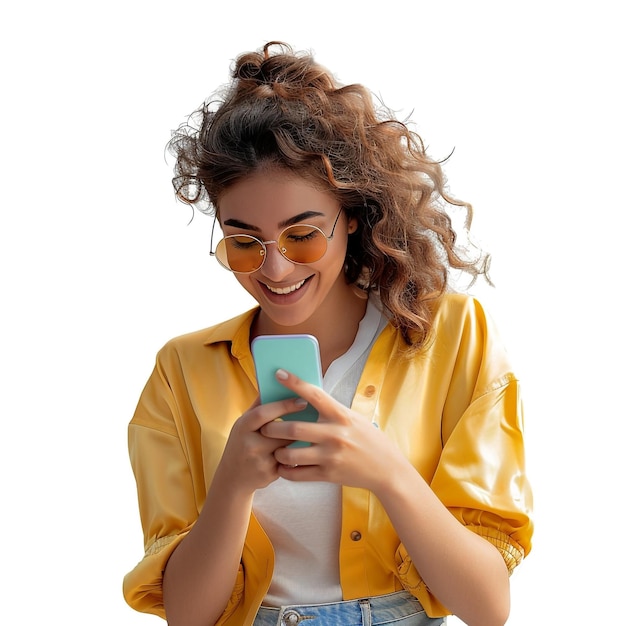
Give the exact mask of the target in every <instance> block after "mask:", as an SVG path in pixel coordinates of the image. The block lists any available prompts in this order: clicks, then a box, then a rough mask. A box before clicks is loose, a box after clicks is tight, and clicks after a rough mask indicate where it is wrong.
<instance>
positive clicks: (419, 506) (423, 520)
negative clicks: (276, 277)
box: [262, 375, 510, 626]
mask: <svg viewBox="0 0 626 626" xmlns="http://www.w3.org/2000/svg"><path fill="white" fill-rule="evenodd" d="M281 382H283V384H284V385H285V386H287V387H289V388H290V389H292V390H293V391H295V392H296V393H297V394H298V395H300V396H301V397H303V398H305V399H306V400H308V401H309V402H311V404H313V405H314V406H315V407H316V408H317V409H318V411H319V412H320V420H319V422H318V423H317V424H304V423H302V422H279V423H269V424H267V425H265V426H264V427H263V428H262V432H263V433H264V434H266V435H267V436H271V437H273V436H275V437H281V438H284V439H304V440H307V441H311V442H313V443H315V444H316V445H313V446H310V447H308V448H282V447H279V448H278V449H277V450H276V453H275V456H276V458H277V460H278V461H279V462H280V463H281V464H282V465H280V466H279V468H278V472H279V474H280V475H281V476H284V477H285V478H288V479H290V480H323V481H329V482H336V483H340V484H343V485H346V486H352V487H360V488H364V489H368V490H370V491H371V492H372V493H373V494H374V495H375V496H376V497H377V498H378V499H379V500H380V502H381V504H382V505H383V507H384V508H385V510H386V512H387V515H388V516H389V518H390V520H391V522H392V524H393V526H394V528H395V530H396V532H397V534H398V536H399V538H400V540H401V542H402V543H403V544H404V546H405V548H406V549H407V552H408V553H409V555H410V556H411V558H412V560H413V563H414V564H415V567H416V568H417V570H418V571H419V574H420V576H421V577H422V579H423V580H424V582H425V583H426V585H427V586H428V588H429V590H430V591H431V592H432V594H433V595H434V596H435V597H436V598H437V599H438V600H439V601H440V602H441V603H442V604H443V605H445V606H446V608H447V609H448V610H450V611H451V612H452V613H454V614H455V615H457V616H458V617H459V618H460V619H462V620H463V621H464V622H465V623H466V624H468V625H469V626H491V625H494V626H501V625H502V624H504V623H505V621H506V619H507V617H508V614H509V605H510V592H509V575H508V570H507V567H506V564H505V562H504V559H503V558H502V556H501V555H500V554H499V552H498V550H497V549H496V548H495V547H494V546H493V545H492V544H490V543H489V542H488V541H487V540H485V539H483V538H482V537H480V536H479V535H477V534H475V533H473V532H472V531H471V530H468V529H467V528H466V527H465V526H464V525H463V524H462V523H461V522H459V521H458V520H457V519H456V518H455V517H454V516H453V515H452V514H451V513H450V512H449V511H448V509H447V508H446V507H445V506H444V505H443V503H442V502H441V501H440V500H439V498H438V497H437V495H436V494H435V493H434V492H433V490H432V489H431V488H430V486H429V485H428V484H427V483H426V482H425V481H424V479H423V478H422V477H421V475H420V474H419V472H418V471H417V470H416V469H415V468H414V467H413V466H412V465H411V464H410V462H409V461H408V460H407V459H406V458H405V456H404V455H403V454H402V453H401V451H400V450H399V449H398V448H397V446H396V445H395V444H394V443H393V442H392V441H391V440H390V439H389V438H388V437H387V436H386V435H385V434H384V433H383V432H381V431H380V430H379V429H377V428H374V427H373V426H372V424H371V423H370V422H369V421H368V420H366V419H365V418H363V417H362V416H360V415H358V414H357V413H355V412H354V411H352V410H350V409H348V408H346V407H344V406H342V405H340V404H339V403H337V402H336V401H335V400H333V399H332V398H331V397H330V396H329V395H327V394H325V393H324V392H323V391H322V390H320V389H317V388H314V387H312V386H310V385H307V384H306V383H304V382H302V381H300V380H298V379H297V378H296V377H295V376H292V375H288V377H287V378H283V379H282V380H281ZM296 464H297V467H289V466H293V465H296Z"/></svg>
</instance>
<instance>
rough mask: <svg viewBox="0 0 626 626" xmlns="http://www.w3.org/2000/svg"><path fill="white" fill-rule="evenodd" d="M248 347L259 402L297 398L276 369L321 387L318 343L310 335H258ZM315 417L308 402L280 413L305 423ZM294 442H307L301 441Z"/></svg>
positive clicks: (313, 409) (286, 417)
mask: <svg viewBox="0 0 626 626" xmlns="http://www.w3.org/2000/svg"><path fill="white" fill-rule="evenodd" d="M251 348H252V357H253V358H254V367H255V369H256V378H257V383H258V385H259V395H260V396H261V403H262V404H266V403H267V402H275V401H276V400H285V399H287V398H295V397H297V395H296V394H295V393H293V391H291V390H289V389H287V387H285V386H284V385H281V384H280V383H279V382H278V381H277V380H276V370H278V369H284V370H287V371H288V372H291V373H292V374H295V375H296V376H297V377H298V378H301V379H302V380H304V381H306V382H308V383H311V384H312V385H317V386H318V387H322V365H321V361H320V349H319V343H318V341H317V338H316V337H314V336H313V335H259V336H258V337H255V338H254V339H253V340H252V345H251ZM317 418H318V413H317V410H316V409H315V407H313V406H311V405H310V404H309V405H308V406H307V407H306V408H305V409H304V410H302V411H298V412H297V413H289V414H287V415H284V416H283V419H285V420H297V421H304V422H315V421H317ZM294 444H297V445H308V444H306V443H304V444H303V443H302V442H294ZM294 444H292V445H294Z"/></svg>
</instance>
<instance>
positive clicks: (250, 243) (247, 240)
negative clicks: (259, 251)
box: [230, 237, 259, 250]
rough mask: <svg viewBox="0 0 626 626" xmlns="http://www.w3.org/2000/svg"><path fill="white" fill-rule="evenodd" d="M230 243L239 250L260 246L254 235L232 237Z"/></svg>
mask: <svg viewBox="0 0 626 626" xmlns="http://www.w3.org/2000/svg"><path fill="white" fill-rule="evenodd" d="M230 245H231V246H232V247H233V248H237V249H238V250H248V249H250V248H255V247H258V245H259V242H258V241H257V240H256V239H252V237H231V238H230Z"/></svg>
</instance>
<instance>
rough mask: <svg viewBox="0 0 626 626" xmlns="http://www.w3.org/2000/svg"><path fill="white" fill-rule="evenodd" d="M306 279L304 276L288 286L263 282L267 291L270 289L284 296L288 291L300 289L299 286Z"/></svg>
mask: <svg viewBox="0 0 626 626" xmlns="http://www.w3.org/2000/svg"><path fill="white" fill-rule="evenodd" d="M306 281H307V279H306V278H305V279H304V280H301V281H300V282H297V283H295V284H294V285H289V287H270V286H269V285H267V284H265V283H263V284H264V285H265V286H266V287H267V288H268V289H269V291H271V292H272V293H275V294H278V295H280V296H284V295H286V294H288V293H292V292H294V291H297V290H298V289H300V287H302V285H304V283H306Z"/></svg>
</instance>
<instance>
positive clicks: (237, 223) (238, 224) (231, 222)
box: [224, 211, 324, 233]
mask: <svg viewBox="0 0 626 626" xmlns="http://www.w3.org/2000/svg"><path fill="white" fill-rule="evenodd" d="M319 216H324V213H320V212H319V211H303V212H302V213H298V215H294V216H293V217H290V218H288V219H286V220H283V221H282V222H280V223H279V224H278V226H279V228H286V227H287V226H291V225H293V224H297V223H298V222H302V221H304V220H308V219H309V218H311V217H319ZM224 226H234V227H235V228H241V229H242V230H252V231H255V232H257V233H260V232H261V229H260V228H259V227H258V226H253V225H252V224H246V222H242V221H241V220H238V219H235V218H231V219H228V220H225V221H224Z"/></svg>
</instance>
